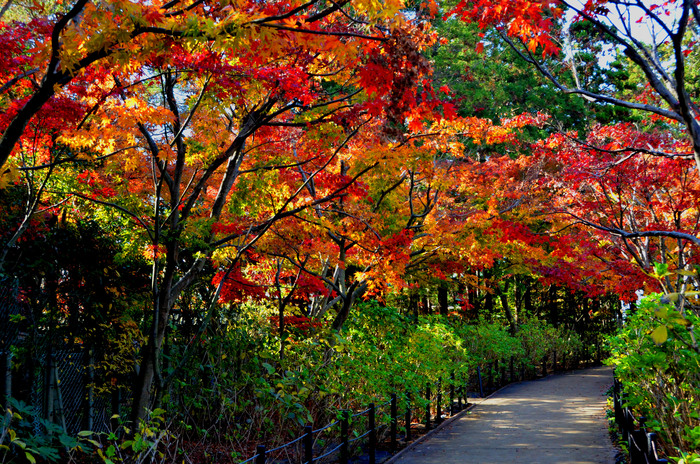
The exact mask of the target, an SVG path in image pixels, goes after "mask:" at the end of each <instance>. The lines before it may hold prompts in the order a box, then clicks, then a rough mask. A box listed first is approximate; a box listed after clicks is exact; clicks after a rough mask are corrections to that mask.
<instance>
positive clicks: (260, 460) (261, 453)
mask: <svg viewBox="0 0 700 464" xmlns="http://www.w3.org/2000/svg"><path fill="white" fill-rule="evenodd" d="M255 454H257V456H256V458H255V464H265V461H266V457H265V445H258V449H257V451H256V453H255Z"/></svg>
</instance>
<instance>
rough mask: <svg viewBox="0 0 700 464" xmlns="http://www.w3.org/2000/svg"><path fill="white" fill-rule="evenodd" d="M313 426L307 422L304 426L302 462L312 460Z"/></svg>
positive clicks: (307, 463) (311, 461) (309, 463)
mask: <svg viewBox="0 0 700 464" xmlns="http://www.w3.org/2000/svg"><path fill="white" fill-rule="evenodd" d="M313 447H314V428H313V425H311V424H309V425H307V426H305V427H304V462H305V463H306V464H312V463H313V462H314V449H313Z"/></svg>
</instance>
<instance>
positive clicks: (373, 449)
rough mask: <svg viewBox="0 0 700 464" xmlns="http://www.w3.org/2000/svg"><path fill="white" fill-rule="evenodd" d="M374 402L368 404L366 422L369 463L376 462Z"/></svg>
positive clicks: (375, 463)
mask: <svg viewBox="0 0 700 464" xmlns="http://www.w3.org/2000/svg"><path fill="white" fill-rule="evenodd" d="M375 413H376V410H375V409H374V403H370V404H369V415H368V417H367V422H368V424H367V425H368V426H369V464H377V426H376V422H375Z"/></svg>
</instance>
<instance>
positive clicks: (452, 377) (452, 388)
mask: <svg viewBox="0 0 700 464" xmlns="http://www.w3.org/2000/svg"><path fill="white" fill-rule="evenodd" d="M454 415H455V373H454V371H453V372H452V373H451V374H450V416H454Z"/></svg>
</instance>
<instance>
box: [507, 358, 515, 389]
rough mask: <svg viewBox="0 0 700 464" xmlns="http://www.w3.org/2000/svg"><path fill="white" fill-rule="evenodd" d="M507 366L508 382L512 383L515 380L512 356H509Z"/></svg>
mask: <svg viewBox="0 0 700 464" xmlns="http://www.w3.org/2000/svg"><path fill="white" fill-rule="evenodd" d="M508 368H509V369H510V372H509V373H510V383H513V382H515V360H514V359H513V356H511V357H510V362H509V364H508Z"/></svg>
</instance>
